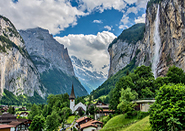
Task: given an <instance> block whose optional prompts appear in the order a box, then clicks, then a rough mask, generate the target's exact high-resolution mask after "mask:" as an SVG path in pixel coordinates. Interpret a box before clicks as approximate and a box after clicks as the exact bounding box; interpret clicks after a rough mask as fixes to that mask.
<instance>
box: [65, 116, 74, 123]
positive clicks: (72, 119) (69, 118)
mask: <svg viewBox="0 0 185 131" xmlns="http://www.w3.org/2000/svg"><path fill="white" fill-rule="evenodd" d="M74 120H75V116H74V115H73V116H69V117H68V119H67V123H68V124H71V123H72V122H73V121H74Z"/></svg>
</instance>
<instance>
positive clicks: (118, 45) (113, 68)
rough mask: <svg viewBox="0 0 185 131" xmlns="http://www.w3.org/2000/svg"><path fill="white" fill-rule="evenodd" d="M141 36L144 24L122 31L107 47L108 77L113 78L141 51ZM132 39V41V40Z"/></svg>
mask: <svg viewBox="0 0 185 131" xmlns="http://www.w3.org/2000/svg"><path fill="white" fill-rule="evenodd" d="M135 32H136V33H135ZM137 32H139V33H137ZM128 34H129V35H128ZM130 34H133V35H131V36H132V37H131V36H130ZM138 34H139V35H138ZM127 35H128V36H127ZM143 35H144V24H137V25H134V26H132V27H131V28H129V29H127V30H124V31H123V32H122V34H121V35H120V36H119V37H118V38H116V39H115V40H114V41H113V42H112V43H111V44H110V45H109V48H108V52H109V55H110V69H109V76H108V77H111V76H113V75H114V74H116V73H117V72H118V71H119V70H121V69H123V68H124V67H125V66H126V65H128V64H129V63H130V62H131V60H132V59H133V58H134V57H135V56H136V54H138V53H139V52H140V51H141V50H143V48H144V45H143V44H142V42H141V41H140V39H142V36H143ZM132 38H133V39H134V40H132Z"/></svg>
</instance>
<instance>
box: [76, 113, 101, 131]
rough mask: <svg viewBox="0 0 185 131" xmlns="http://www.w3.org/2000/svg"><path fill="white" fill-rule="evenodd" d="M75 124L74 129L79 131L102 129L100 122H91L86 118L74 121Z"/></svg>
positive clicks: (91, 120)
mask: <svg viewBox="0 0 185 131" xmlns="http://www.w3.org/2000/svg"><path fill="white" fill-rule="evenodd" d="M76 123H77V126H76V127H77V128H78V130H79V131H98V130H100V129H101V128H102V127H103V123H102V122H100V121H97V120H93V119H91V118H89V117H86V116H85V117H81V118H80V119H78V120H76Z"/></svg>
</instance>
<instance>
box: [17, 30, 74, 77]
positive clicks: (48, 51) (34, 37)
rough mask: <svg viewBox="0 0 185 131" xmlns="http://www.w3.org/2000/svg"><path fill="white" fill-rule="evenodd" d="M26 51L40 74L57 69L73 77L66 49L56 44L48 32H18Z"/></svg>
mask: <svg viewBox="0 0 185 131" xmlns="http://www.w3.org/2000/svg"><path fill="white" fill-rule="evenodd" d="M19 33H20V34H21V36H22V37H23V39H24V41H25V45H26V49H27V51H28V53H29V54H30V56H31V59H32V60H33V62H34V64H35V65H36V67H37V69H38V70H39V72H40V73H43V72H44V71H47V70H50V69H52V68H58V69H60V70H61V71H62V72H64V73H65V74H68V75H70V76H74V71H73V66H72V63H71V59H70V57H69V55H68V51H67V48H65V49H64V45H62V44H60V43H58V42H57V41H56V40H55V39H54V38H53V36H52V35H51V34H49V31H48V30H45V29H42V28H39V27H38V28H33V29H28V30H25V31H24V30H20V31H19Z"/></svg>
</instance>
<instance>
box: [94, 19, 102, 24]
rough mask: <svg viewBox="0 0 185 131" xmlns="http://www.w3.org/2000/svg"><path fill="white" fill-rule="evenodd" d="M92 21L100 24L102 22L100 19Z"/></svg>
mask: <svg viewBox="0 0 185 131" xmlns="http://www.w3.org/2000/svg"><path fill="white" fill-rule="evenodd" d="M93 23H98V24H101V23H103V22H102V21H101V20H93Z"/></svg>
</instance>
